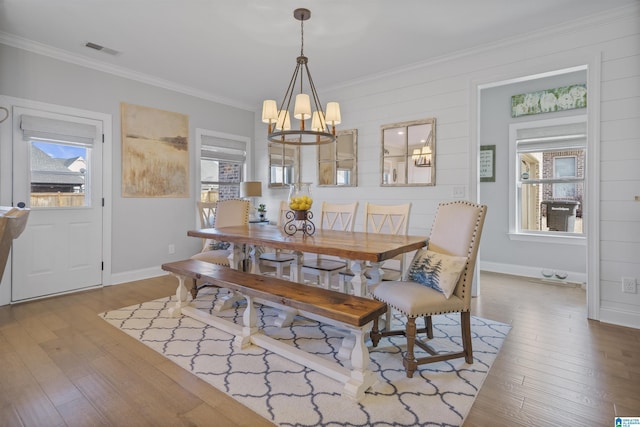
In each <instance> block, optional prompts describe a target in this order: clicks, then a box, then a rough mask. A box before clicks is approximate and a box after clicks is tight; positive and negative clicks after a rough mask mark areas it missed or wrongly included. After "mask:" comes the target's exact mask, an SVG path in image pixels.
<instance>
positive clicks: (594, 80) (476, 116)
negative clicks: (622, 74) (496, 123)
mask: <svg viewBox="0 0 640 427" xmlns="http://www.w3.org/2000/svg"><path fill="white" fill-rule="evenodd" d="M585 66H586V70H587V96H588V99H589V101H588V107H587V134H588V136H587V153H588V154H587V161H586V162H587V170H588V171H589V172H588V177H587V179H586V181H585V187H586V190H587V192H586V194H587V198H586V202H585V206H586V209H587V211H588V212H589V215H588V216H587V220H586V224H585V225H584V227H585V228H584V230H585V231H586V235H587V273H586V282H587V283H586V294H587V318H589V319H594V320H600V209H599V206H598V205H599V202H600V84H601V73H602V71H601V69H602V53H601V52H600V51H595V52H594V51H574V52H562V53H560V54H554V55H549V56H547V57H545V58H544V59H540V61H538V62H536V63H532V62H531V61H521V62H518V63H515V64H512V65H510V66H508V67H501V68H500V70H499V71H496V70H495V69H492V70H488V71H487V73H488V74H487V75H486V76H483V77H478V78H477V79H475V80H472V81H470V82H469V83H470V87H469V94H470V97H471V100H470V103H469V108H470V110H471V111H470V115H469V119H470V123H469V125H470V126H469V135H470V142H469V162H470V164H469V170H470V178H469V181H470V182H469V189H470V191H469V194H470V197H472V198H475V200H476V201H477V200H480V175H479V162H480V143H481V140H480V139H481V138H480V124H481V123H480V113H481V111H480V101H481V92H482V90H484V89H489V88H492V87H497V86H502V85H505V84H512V83H516V82H519V81H525V80H529V79H533V78H542V77H545V76H551V75H554V74H559V73H565V72H567V71H568V70H571V69H578V68H580V67H585ZM478 259H480V255H478ZM479 264H480V263H478V264H476V265H479Z"/></svg>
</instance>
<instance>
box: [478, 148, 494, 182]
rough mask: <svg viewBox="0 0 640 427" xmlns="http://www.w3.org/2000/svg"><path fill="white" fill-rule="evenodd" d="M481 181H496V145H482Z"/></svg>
mask: <svg viewBox="0 0 640 427" xmlns="http://www.w3.org/2000/svg"><path fill="white" fill-rule="evenodd" d="M479 171H480V182H496V146H495V145H481V146H480V169H479Z"/></svg>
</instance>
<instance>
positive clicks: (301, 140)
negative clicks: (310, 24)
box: [262, 8, 341, 145]
mask: <svg viewBox="0 0 640 427" xmlns="http://www.w3.org/2000/svg"><path fill="white" fill-rule="evenodd" d="M293 16H294V18H296V19H297V20H298V21H300V39H301V44H300V56H298V58H297V59H296V68H295V70H294V71H293V76H292V77H291V81H290V82H289V86H288V88H287V91H286V92H285V94H284V98H283V99H282V102H281V103H280V106H279V107H278V106H277V104H276V101H274V100H271V99H269V100H266V101H264V102H263V104H262V122H263V123H268V124H269V130H268V139H269V141H271V142H277V143H281V144H289V145H318V144H328V143H331V142H334V141H335V140H336V125H338V124H340V121H341V118H340V105H339V104H338V103H337V102H329V103H328V104H327V110H326V113H325V110H323V109H322V104H321V103H320V100H319V99H318V93H317V92H316V87H315V85H314V84H313V79H312V78H311V73H310V72H309V66H308V64H307V63H308V58H307V57H306V56H304V21H306V20H308V19H309V18H310V17H311V11H310V10H309V9H304V8H300V9H296V10H294V11H293ZM305 77H306V82H305ZM295 91H298V93H296V95H295V97H294V96H293V95H294V92H295ZM305 91H306V92H305ZM307 92H310V94H309V93H307ZM292 98H293V101H294V102H293V105H291V101H292ZM291 107H293V118H294V119H297V120H299V124H298V129H292V128H291V113H290V112H289V109H290V108H291ZM309 119H311V124H310V127H309V126H307V125H306V124H305V122H306V121H307V120H309ZM329 126H331V129H329Z"/></svg>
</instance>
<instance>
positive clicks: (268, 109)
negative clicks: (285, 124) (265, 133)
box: [262, 99, 278, 123]
mask: <svg viewBox="0 0 640 427" xmlns="http://www.w3.org/2000/svg"><path fill="white" fill-rule="evenodd" d="M277 119H278V106H277V105H276V101H274V100H273V99H267V100H265V101H264V102H263V103H262V123H271V122H275V121H276V120H277Z"/></svg>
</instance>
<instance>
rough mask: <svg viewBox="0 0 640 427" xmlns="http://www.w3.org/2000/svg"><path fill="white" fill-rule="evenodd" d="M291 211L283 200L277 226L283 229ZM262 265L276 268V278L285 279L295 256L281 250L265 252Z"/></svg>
mask: <svg viewBox="0 0 640 427" xmlns="http://www.w3.org/2000/svg"><path fill="white" fill-rule="evenodd" d="M288 211H289V204H288V203H287V202H286V201H285V200H282V201H280V209H279V211H278V220H277V226H278V228H279V229H282V227H283V226H284V224H285V222H286V221H287V217H286V214H287V212H288ZM259 259H260V265H265V266H268V267H274V268H275V269H276V272H275V274H276V276H277V277H283V276H284V269H285V268H286V267H291V264H292V263H293V261H294V260H295V257H294V255H293V254H292V253H291V252H289V251H283V250H281V249H275V250H274V251H273V252H264V253H262V254H261V255H260V258H259Z"/></svg>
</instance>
